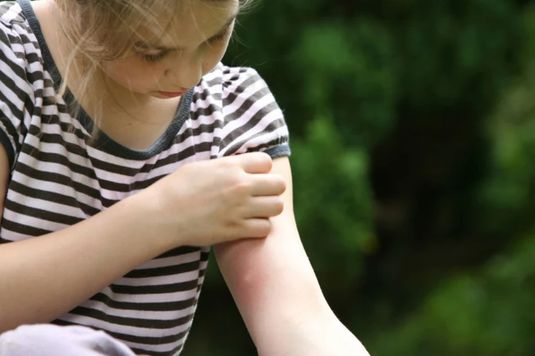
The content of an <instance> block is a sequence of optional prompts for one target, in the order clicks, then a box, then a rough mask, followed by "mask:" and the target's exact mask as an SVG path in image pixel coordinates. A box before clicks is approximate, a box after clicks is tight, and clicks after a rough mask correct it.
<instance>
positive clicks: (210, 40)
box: [142, 26, 230, 62]
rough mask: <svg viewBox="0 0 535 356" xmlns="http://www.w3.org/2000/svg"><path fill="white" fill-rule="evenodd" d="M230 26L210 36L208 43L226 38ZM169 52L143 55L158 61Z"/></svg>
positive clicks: (152, 60)
mask: <svg viewBox="0 0 535 356" xmlns="http://www.w3.org/2000/svg"><path fill="white" fill-rule="evenodd" d="M229 28H230V26H229ZM229 28H227V29H226V30H225V31H224V32H222V33H221V34H220V35H217V36H215V37H212V38H210V39H209V40H208V41H207V43H208V44H212V43H216V42H219V41H222V40H224V39H225V38H226V37H227V35H228V33H229ZM168 53H169V51H162V52H159V53H155V54H142V57H143V59H144V60H145V61H147V62H158V61H159V60H162V59H163V58H164V57H165V56H166V55H167V54H168Z"/></svg>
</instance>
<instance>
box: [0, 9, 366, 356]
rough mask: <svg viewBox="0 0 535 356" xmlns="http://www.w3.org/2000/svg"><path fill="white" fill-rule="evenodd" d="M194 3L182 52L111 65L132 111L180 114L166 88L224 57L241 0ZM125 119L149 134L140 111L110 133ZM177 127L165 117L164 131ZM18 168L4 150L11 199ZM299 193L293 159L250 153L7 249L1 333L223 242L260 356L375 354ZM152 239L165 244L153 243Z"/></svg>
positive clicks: (231, 281) (0, 254)
mask: <svg viewBox="0 0 535 356" xmlns="http://www.w3.org/2000/svg"><path fill="white" fill-rule="evenodd" d="M192 3H194V4H197V5H193V7H192V13H190V15H189V17H188V16H186V15H183V16H184V18H180V20H181V21H177V22H176V23H177V24H180V23H181V24H183V25H184V27H183V28H182V27H180V28H176V29H174V30H173V31H171V33H181V34H184V36H181V41H182V42H180V47H181V48H180V49H179V50H171V51H170V52H168V56H167V55H166V56H165V57H163V59H162V60H161V61H159V62H158V63H147V62H146V61H144V60H143V59H142V57H140V53H132V54H131V55H130V56H127V57H125V58H123V59H120V60H116V61H113V62H110V63H107V64H106V65H105V66H104V67H103V74H104V75H105V77H104V78H105V79H106V83H107V86H106V87H105V88H107V89H106V90H108V89H113V94H114V95H115V97H116V99H117V100H118V101H119V102H120V103H121V104H123V105H127V104H131V105H139V108H140V109H144V108H145V109H146V108H151V107H152V108H154V107H158V108H161V111H160V112H162V113H165V112H166V108H167V106H175V107H176V98H175V99H165V98H162V97H161V96H160V95H158V91H160V90H176V89H179V88H189V87H191V86H193V85H195V84H196V83H197V82H198V80H199V79H200V76H202V74H204V73H206V72H208V71H209V70H210V69H211V68H213V66H214V65H215V64H216V63H217V62H218V61H219V60H220V59H221V57H222V56H223V54H224V51H225V50H226V47H227V45H228V38H225V39H224V40H221V41H220V42H219V40H218V42H217V43H215V44H214V43H211V44H210V45H206V44H207V42H206V41H207V39H209V38H211V37H213V35H215V34H218V33H219V32H220V31H221V28H222V27H223V26H225V25H227V24H228V21H229V19H231V18H232V17H233V16H234V15H235V13H236V10H237V2H236V1H234V0H232V1H229V2H227V3H225V4H226V5H225V6H218V7H213V6H212V7H210V6H208V5H206V4H204V3H203V2H200V3H202V6H201V5H199V2H192ZM35 6H36V7H35V9H36V12H37V14H38V17H39V19H40V22H41V25H42V27H43V31H44V33H45V38H47V42H48V43H50V44H52V46H51V51H52V53H53V55H54V53H56V56H58V53H61V48H59V47H54V43H55V42H54V39H53V37H52V36H50V34H53V33H57V32H55V28H54V21H52V19H54V17H52V16H51V14H53V9H54V7H53V2H51V1H49V0H41V1H39V2H38V4H37V5H35ZM188 21H189V22H188ZM186 25H190V26H186ZM230 26H232V24H231V25H230ZM194 28H196V29H197V30H196V31H194V30H191V32H190V29H194ZM47 34H49V36H48V37H47ZM204 34H207V35H204ZM186 39H187V40H186ZM166 41H169V42H166ZM159 45H164V46H167V47H171V46H172V45H173V46H174V45H175V41H173V40H172V38H167V39H165V38H164V41H163V44H159ZM145 50H147V48H145ZM148 51H154V48H150V49H148ZM151 54H154V53H151ZM60 70H61V67H60ZM99 89H102V90H104V89H103V88H99ZM133 99H135V100H133ZM130 100H133V101H130ZM134 101H135V103H134ZM169 103H171V104H173V105H171V104H169ZM126 107H128V106H126ZM110 111H112V110H110ZM155 116H156V115H155ZM121 120H134V123H131V125H130V127H133V129H132V131H139V130H140V129H142V128H147V127H148V126H147V125H145V126H144V125H143V124H139V123H135V118H131V117H130V118H129V117H128V115H126V116H125V118H121V119H118V121H119V123H116V124H113V123H111V124H108V126H107V127H108V128H111V130H112V131H113V127H120V125H121ZM167 123H168V118H165V117H163V118H162V119H161V121H157V122H156V123H152V124H153V125H154V126H162V127H165V125H166V124H167ZM123 124H124V123H123ZM114 125H115V126H114ZM155 131H157V130H155ZM121 132H122V131H121V130H118V131H117V132H116V135H117V136H120V135H121ZM145 133H146V132H145ZM123 135H127V136H128V133H126V134H124V133H123ZM149 136H150V134H149ZM132 137H133V138H135V137H137V136H136V135H133V136H132ZM123 138H124V137H123ZM133 138H127V139H125V140H124V141H125V142H129V139H131V140H133ZM119 139H121V137H119ZM8 171H9V167H8V160H7V157H6V153H5V150H4V148H3V147H0V172H2V173H1V174H0V202H3V200H4V195H5V192H6V185H7V179H8V174H7V172H8ZM291 187H292V180H291V168H290V163H289V160H288V159H287V158H279V159H275V160H273V161H272V160H271V158H270V157H269V156H267V155H266V154H263V153H250V154H244V155H239V156H233V157H226V158H222V159H218V160H212V161H204V162H196V163H192V164H188V165H185V166H183V167H181V168H179V169H178V170H177V171H176V172H174V173H173V174H171V175H169V176H167V177H165V178H163V179H161V180H159V181H158V182H157V183H155V184H153V185H152V186H150V187H149V188H147V189H145V190H143V191H141V192H139V193H137V194H135V195H133V196H131V197H129V198H127V199H124V200H123V201H121V202H119V203H117V204H115V205H114V206H112V207H111V208H109V209H107V210H105V211H103V212H101V213H99V214H96V215H95V216H93V217H91V218H89V219H87V220H85V221H83V222H81V223H78V224H75V225H73V226H71V227H69V228H66V229H64V230H61V231H58V232H54V233H51V234H48V235H44V236H40V237H35V238H31V239H28V240H24V241H20V242H14V243H10V244H4V245H0V260H1V261H2V264H0V291H2V292H1V293H0V332H1V331H5V330H9V329H12V328H14V327H16V326H18V325H21V324H26V323H37V322H48V321H50V320H53V319H54V318H55V317H57V316H58V315H61V314H62V313H65V312H67V311H68V310H70V309H72V308H73V307H74V306H76V305H78V304H80V303H81V302H83V301H85V300H86V299H87V298H89V297H90V296H91V295H93V294H95V293H96V292H98V291H100V290H101V289H102V288H104V287H105V286H107V285H109V284H110V283H111V282H113V281H114V280H116V279H117V278H119V277H121V276H122V275H124V274H125V273H127V272H128V271H130V270H131V269H133V268H134V267H135V266H137V265H139V264H141V263H143V262H144V261H147V260H149V259H151V258H154V257H155V256H158V255H159V254H161V253H163V252H165V251H168V250H169V249H171V248H173V247H176V246H181V245H186V244H188V245H215V251H216V258H217V261H218V264H219V267H220V269H221V271H222V273H223V275H224V277H225V280H226V282H227V285H228V286H229V288H230V290H231V292H232V294H233V296H234V298H235V300H236V304H237V305H238V308H239V310H240V312H241V314H242V316H243V318H244V321H245V324H246V325H247V328H248V330H249V332H250V334H251V337H252V338H253V340H254V342H255V345H256V347H257V349H258V352H259V354H260V355H268V356H271V355H273V356H278V355H296V356H298V355H299V356H302V355H310V356H314V355H318V356H319V355H331V354H332V355H367V352H366V350H365V349H364V348H363V347H362V345H361V344H360V342H359V341H358V340H357V338H356V337H355V336H354V335H353V334H352V333H351V332H349V330H348V329H347V328H345V327H344V326H343V325H342V324H341V323H340V321H339V320H338V319H337V318H336V316H335V315H334V313H333V312H332V311H331V309H330V307H329V306H328V304H327V302H326V300H325V298H324V297H323V294H322V292H321V289H320V287H319V284H318V282H317V279H316V277H315V275H314V272H313V269H312V267H311V265H310V263H309V261H308V258H307V256H306V253H305V251H304V249H303V246H302V244H301V240H300V237H299V234H298V230H297V227H296V224H295V218H294V214H293V203H292V188H291ZM0 207H1V206H0ZM2 211H3V209H0V214H1V213H2ZM176 211H181V212H183V213H182V214H174V213H173V212H176ZM206 221H211V222H212V223H211V224H209V225H208V224H206V223H205V222H206ZM177 231H181V233H180V235H177V233H176V232H177ZM148 235H150V236H153V237H154V238H152V239H151V241H152V244H150V245H148V244H147V239H146V237H147V236H148ZM125 244H128V246H129V249H128V251H125V249H124V248H123V247H124V245H125ZM81 255H83V256H92V258H84V259H80V258H79V256H81ZM22 261H24V262H22ZM21 276H25V278H21ZM49 276H55V278H54V279H52V280H51V279H50V278H49ZM34 295H39V296H40V297H39V298H32V296H34Z"/></svg>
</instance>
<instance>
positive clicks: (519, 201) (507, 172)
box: [480, 7, 535, 232]
mask: <svg viewBox="0 0 535 356" xmlns="http://www.w3.org/2000/svg"><path fill="white" fill-rule="evenodd" d="M522 24H523V29H524V32H523V33H524V36H525V39H526V46H525V47H524V53H523V55H524V56H523V58H522V59H523V66H524V68H523V71H522V72H521V75H520V76H519V77H518V78H517V79H516V80H515V82H514V83H513V84H512V85H511V86H510V87H509V88H507V89H506V90H505V91H504V96H503V98H502V100H501V102H500V105H499V106H498V108H497V110H496V112H495V114H494V115H493V117H492V118H491V120H489V122H488V126H487V130H488V134H489V136H490V138H491V140H492V142H493V143H494V144H493V147H492V158H493V165H492V171H491V172H490V174H489V178H488V180H487V181H486V182H485V184H483V185H482V187H481V193H480V194H481V206H482V207H483V213H482V215H483V218H487V219H488V217H489V216H491V218H492V219H490V221H491V222H492V223H491V224H488V225H487V227H488V228H490V229H494V230H498V231H503V230H507V229H509V228H510V227H511V226H520V227H522V226H524V225H525V224H528V223H530V222H531V221H532V220H533V219H532V217H531V216H529V215H528V214H525V212H526V211H530V210H533V208H534V207H535V166H534V165H533V157H535V100H534V98H535V63H534V62H533V58H535V7H533V8H532V9H531V10H530V11H527V12H526V13H525V14H524V17H523V21H522ZM504 232H506V231H504Z"/></svg>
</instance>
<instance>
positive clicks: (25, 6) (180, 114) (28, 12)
mask: <svg viewBox="0 0 535 356" xmlns="http://www.w3.org/2000/svg"><path fill="white" fill-rule="evenodd" d="M17 3H18V4H19V6H20V7H21V9H22V12H23V14H24V17H25V18H26V20H27V21H28V24H29V25H30V28H31V30H32V32H33V34H34V35H35V37H36V38H37V42H38V44H39V48H40V50H41V55H42V57H43V62H44V67H45V69H46V70H47V71H48V72H49V73H50V75H51V77H52V80H53V81H54V85H55V86H56V88H57V87H58V86H59V84H60V83H61V80H62V79H61V74H60V73H59V71H58V69H57V66H56V63H55V62H54V59H53V57H52V54H51V52H50V49H49V48H48V45H47V44H46V41H45V38H44V35H43V32H42V30H41V25H40V23H39V20H38V19H37V16H36V15H35V12H34V10H33V7H32V4H31V2H30V0H17ZM192 100H193V88H191V89H189V90H188V91H187V92H186V93H184V94H183V95H182V98H181V99H180V102H179V104H178V107H177V110H176V113H175V117H174V118H173V120H172V121H171V123H170V124H169V126H168V127H167V129H166V130H165V132H164V133H163V134H162V135H161V136H160V137H159V138H158V139H157V140H156V141H155V142H154V143H153V144H152V145H151V146H150V147H149V148H147V149H145V150H134V149H132V148H129V147H126V146H124V145H122V144H120V143H118V142H116V141H115V140H113V139H112V138H111V137H109V136H108V135H107V134H106V133H105V132H103V131H102V130H100V129H97V130H94V121H93V119H92V118H91V117H90V116H89V115H88V114H87V113H86V112H85V111H84V109H83V108H82V107H80V111H79V113H78V115H77V117H76V119H77V120H78V121H79V122H80V123H81V124H82V125H83V126H84V127H85V129H86V130H87V131H88V132H94V131H95V137H94V139H92V140H90V141H91V143H90V145H91V146H93V147H95V148H97V149H99V150H101V151H105V152H107V153H110V154H113V155H116V156H119V157H122V158H126V159H138V160H139V159H147V158H149V157H152V156H154V155H155V154H158V153H160V152H161V151H163V150H164V149H166V148H168V147H169V146H170V145H171V144H172V143H173V142H174V140H175V137H176V135H177V133H178V131H179V130H180V128H181V127H182V125H183V124H184V122H185V121H186V120H187V119H188V117H189V113H190V106H191V102H192ZM65 101H66V102H75V101H76V99H75V98H74V96H73V95H72V94H71V93H70V92H69V91H67V93H66V94H65Z"/></svg>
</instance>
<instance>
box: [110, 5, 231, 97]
mask: <svg viewBox="0 0 535 356" xmlns="http://www.w3.org/2000/svg"><path fill="white" fill-rule="evenodd" d="M188 3H189V4H191V6H189V5H188V6H187V7H186V8H185V11H182V12H181V13H180V14H178V15H176V17H175V18H174V19H173V22H172V24H171V26H170V28H169V29H168V31H167V32H166V33H165V34H164V36H162V38H159V39H156V40H155V41H154V42H152V41H151V42H150V43H137V44H136V46H135V48H133V49H132V50H131V51H130V52H129V53H128V54H127V55H126V56H125V57H123V58H120V59H117V60H113V61H108V62H105V63H103V71H104V73H105V74H106V75H107V77H108V78H110V79H111V80H112V81H113V82H115V84H118V85H119V86H120V87H121V88H125V89H127V90H128V91H130V92H132V93H135V94H141V95H143V96H151V97H158V98H172V97H177V96H180V95H181V94H182V93H184V91H186V90H187V89H189V88H191V87H193V86H194V85H196V84H197V83H198V82H199V80H200V79H201V76H203V75H204V74H206V73H208V72H209V71H210V70H212V69H213V68H214V66H215V65H216V64H217V63H218V62H219V61H220V60H221V59H222V58H223V55H224V54H225V51H226V49H227V46H228V43H229V39H230V36H231V34H232V30H233V27H234V18H235V17H236V15H237V13H238V10H239V4H238V0H226V1H216V2H210V1H191V2H188Z"/></svg>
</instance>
